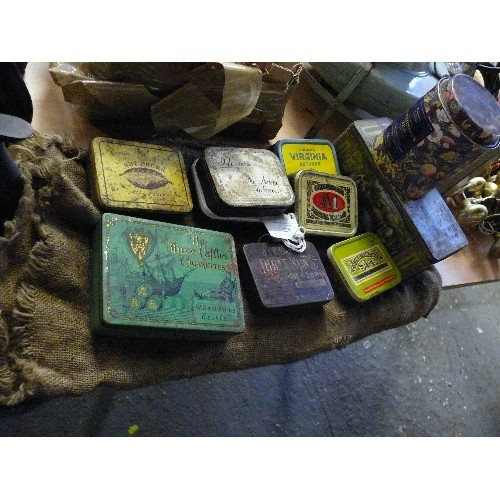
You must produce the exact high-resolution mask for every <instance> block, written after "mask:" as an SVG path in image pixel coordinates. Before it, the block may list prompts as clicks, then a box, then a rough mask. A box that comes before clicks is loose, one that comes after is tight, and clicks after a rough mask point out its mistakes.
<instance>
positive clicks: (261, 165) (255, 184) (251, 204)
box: [195, 147, 295, 217]
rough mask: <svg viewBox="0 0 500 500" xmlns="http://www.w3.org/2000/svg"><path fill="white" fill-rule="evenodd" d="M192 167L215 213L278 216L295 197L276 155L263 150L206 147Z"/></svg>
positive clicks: (218, 214)
mask: <svg viewBox="0 0 500 500" xmlns="http://www.w3.org/2000/svg"><path fill="white" fill-rule="evenodd" d="M195 168H196V172H197V176H198V180H199V183H200V185H201V188H202V190H203V193H204V198H205V202H206V205H207V206H208V208H209V209H210V211H211V212H212V213H214V214H215V215H217V216H222V217H225V216H227V217H263V216H269V215H279V214H282V213H284V212H285V210H286V209H287V208H289V207H291V206H292V205H293V202H294V200H295V197H294V192H293V189H292V186H291V185H290V182H289V181H288V178H287V176H286V175H285V173H284V171H283V168H282V166H281V164H280V161H279V159H278V157H277V156H276V155H275V154H274V153H273V152H272V151H269V150H266V149H252V148H229V147H228V148H226V147H224V148H220V147H211V148H206V149H205V151H204V153H203V156H202V157H201V158H200V159H199V161H198V162H197V164H196V167H195Z"/></svg>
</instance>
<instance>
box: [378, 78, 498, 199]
mask: <svg viewBox="0 0 500 500" xmlns="http://www.w3.org/2000/svg"><path fill="white" fill-rule="evenodd" d="M499 144H500V104H499V103H498V102H497V101H496V100H495V99H494V97H493V96H492V95H491V94H490V93H489V92H488V91H487V90H486V89H485V88H484V87H483V86H482V85H481V84H480V83H478V82H476V81H475V80H474V79H473V78H471V77H469V76H467V75H463V74H459V75H455V76H452V77H448V76H447V77H444V78H442V79H441V80H440V81H439V82H438V84H437V85H435V86H434V87H433V88H432V89H431V90H430V91H429V92H427V94H425V95H424V96H423V97H421V98H420V99H419V100H418V101H417V102H416V103H415V104H414V105H413V106H411V107H410V108H409V109H408V111H407V112H406V113H405V114H403V115H401V116H400V117H398V118H397V119H396V120H394V122H393V123H392V124H391V125H389V126H388V127H387V128H386V129H385V130H384V131H383V132H382V133H381V134H380V135H379V136H378V137H376V138H375V140H374V144H373V151H374V158H375V163H376V165H377V167H378V168H379V169H380V171H381V172H382V174H383V175H384V176H385V178H386V179H387V180H388V182H389V183H390V184H391V185H392V186H393V187H394V188H395V189H397V190H398V191H399V192H400V193H401V194H403V195H404V196H406V197H408V198H411V199H416V198H420V197H421V196H423V194H424V193H425V192H426V191H428V190H430V189H432V188H433V187H439V183H440V182H441V181H445V180H446V179H447V178H449V177H452V176H457V174H459V173H461V176H462V177H466V176H467V175H468V173H469V170H470V166H471V165H472V164H473V162H474V160H476V159H477V158H478V157H479V156H481V154H482V153H483V152H484V150H485V149H495V148H497V147H498V146H499Z"/></svg>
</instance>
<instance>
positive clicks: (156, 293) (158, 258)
mask: <svg viewBox="0 0 500 500" xmlns="http://www.w3.org/2000/svg"><path fill="white" fill-rule="evenodd" d="M123 235H124V237H125V239H126V241H127V247H128V249H129V250H130V252H131V253H132V255H133V256H134V257H135V260H136V263H137V270H136V271H135V272H134V273H133V278H132V279H131V280H130V281H129V280H127V283H126V284H125V285H124V287H123V293H122V296H123V297H124V299H125V300H126V307H131V308H133V309H148V310H151V311H157V310H159V309H160V308H161V307H162V305H163V299H164V298H165V297H173V296H174V295H177V294H178V293H179V292H180V291H181V287H182V284H183V283H184V280H185V279H186V278H187V277H188V276H189V275H190V274H191V273H192V272H194V271H195V269H190V270H188V271H185V272H183V273H181V274H179V271H177V273H176V271H175V269H176V263H177V259H176V258H175V257H174V256H172V255H167V256H162V255H160V252H159V250H158V245H157V237H156V235H155V234H154V233H152V232H151V231H149V230H147V229H145V230H141V231H127V230H125V231H124V232H123ZM130 289H133V294H132V295H131V296H129V293H128V292H129V290H130Z"/></svg>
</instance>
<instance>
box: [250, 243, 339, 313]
mask: <svg viewBox="0 0 500 500" xmlns="http://www.w3.org/2000/svg"><path fill="white" fill-rule="evenodd" d="M243 253H244V256H245V258H246V265H247V266H246V269H248V270H249V274H250V276H249V279H248V280H247V283H248V284H251V285H253V286H252V287H251V288H252V292H254V293H252V294H250V295H251V296H252V297H254V296H258V298H259V299H260V302H259V305H261V306H264V307H265V308H266V309H280V308H283V307H300V306H312V305H323V304H326V303H327V302H329V301H330V300H332V299H333V298H334V291H333V288H332V285H331V283H330V280H329V278H328V276H327V274H326V271H325V268H324V266H323V263H322V261H321V259H320V257H319V255H318V251H317V250H316V248H315V247H314V245H313V244H312V243H311V242H309V241H308V242H307V245H306V249H305V250H304V251H303V252H301V253H297V252H294V251H292V250H290V249H288V248H286V247H285V246H284V245H282V244H281V243H269V242H262V243H248V244H246V245H243Z"/></svg>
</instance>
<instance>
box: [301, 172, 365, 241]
mask: <svg viewBox="0 0 500 500" xmlns="http://www.w3.org/2000/svg"><path fill="white" fill-rule="evenodd" d="M293 186H294V192H295V216H296V217H297V222H298V224H299V225H300V226H302V227H304V229H305V230H306V234H314V235H319V236H333V237H337V238H349V237H351V236H354V235H355V234H356V231H357V228H358V202H357V189H356V184H355V182H354V181H353V180H352V179H351V178H349V177H346V176H342V175H333V174H326V173H323V172H316V171H315V170H299V171H298V172H297V173H296V174H295V175H294V176H293Z"/></svg>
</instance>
